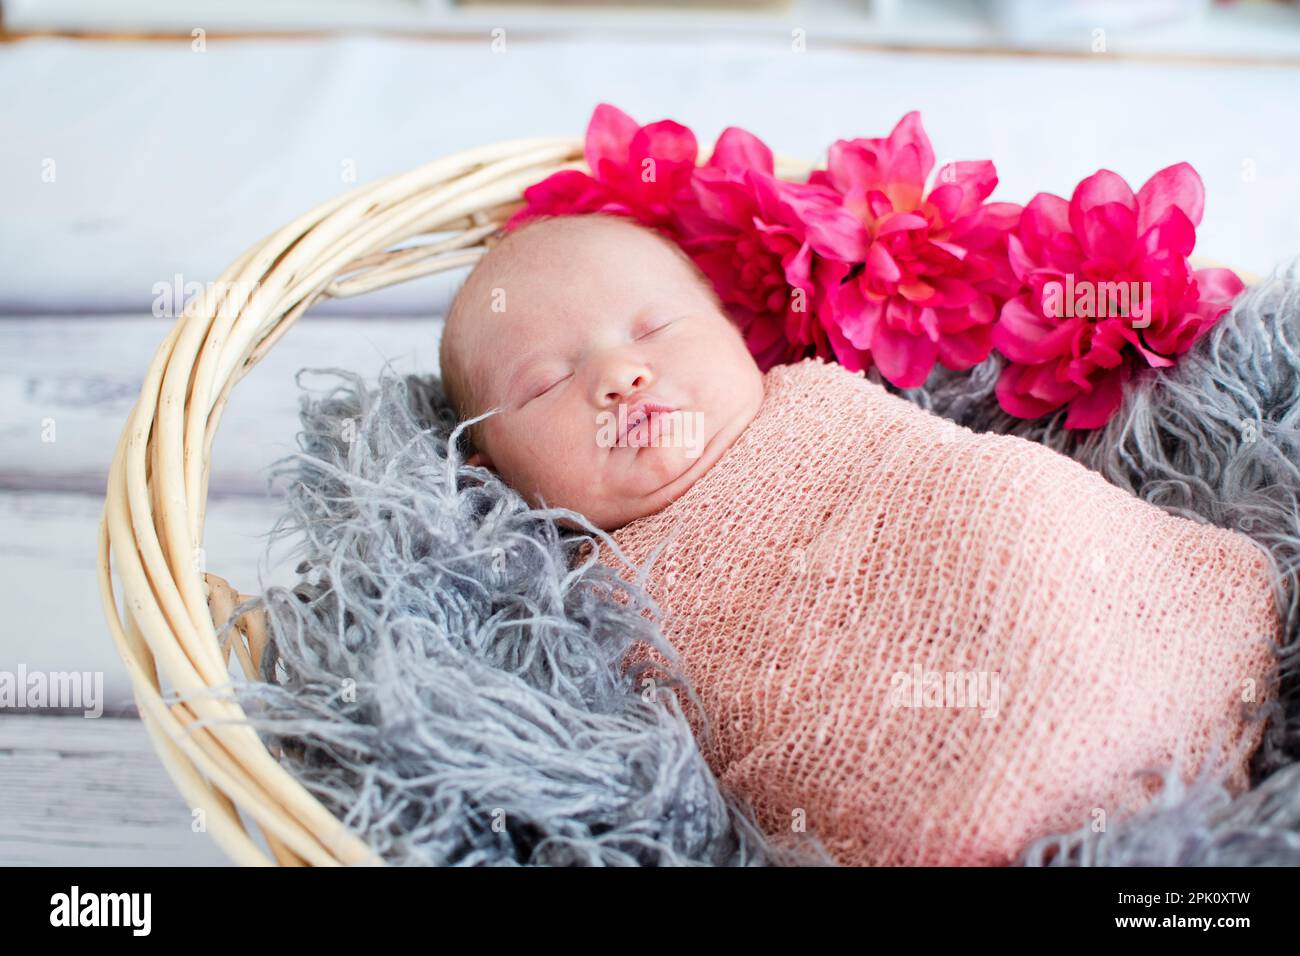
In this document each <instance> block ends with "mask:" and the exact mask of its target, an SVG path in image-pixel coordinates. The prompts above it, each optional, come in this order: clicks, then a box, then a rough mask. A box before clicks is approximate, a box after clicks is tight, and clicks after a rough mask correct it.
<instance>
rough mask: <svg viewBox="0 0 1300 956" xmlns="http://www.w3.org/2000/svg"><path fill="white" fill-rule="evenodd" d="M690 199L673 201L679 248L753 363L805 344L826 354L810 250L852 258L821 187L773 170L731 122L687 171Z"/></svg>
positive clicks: (856, 252)
mask: <svg viewBox="0 0 1300 956" xmlns="http://www.w3.org/2000/svg"><path fill="white" fill-rule="evenodd" d="M691 185H692V187H693V190H694V196H695V203H694V204H693V205H692V204H684V205H682V206H681V207H679V210H678V212H679V224H680V230H681V237H682V239H681V242H682V246H683V248H684V249H685V250H686V251H687V252H688V253H689V254H690V255H691V257H692V258H693V259H694V261H695V262H696V264H697V265H699V267H700V269H701V271H702V272H704V274H705V275H706V276H708V277H709V279H710V281H711V282H712V283H713V286H714V288H715V289H716V290H717V292H718V296H719V298H720V299H721V300H722V302H723V304H724V305H725V306H726V307H727V310H728V312H729V313H730V314H731V316H732V318H733V319H734V320H735V321H736V322H737V323H738V324H739V326H740V328H741V331H742V332H743V333H744V336H745V341H746V343H747V344H748V346H749V350H750V352H751V353H752V354H753V356H754V359H755V361H756V362H757V363H758V365H759V367H760V368H761V369H763V370H764V371H766V370H767V369H768V368H770V367H771V366H773V365H776V364H780V363H783V362H793V361H796V360H798V359H799V358H802V357H804V356H806V355H808V354H809V353H813V354H818V355H822V356H825V357H829V356H830V354H831V351H830V345H829V342H828V340H827V336H826V333H825V332H824V330H823V329H822V327H821V325H820V324H819V323H818V321H817V319H816V314H817V311H818V309H819V307H820V300H821V290H820V287H819V286H818V284H817V283H816V282H815V281H814V276H813V272H814V263H815V262H816V261H817V260H818V258H819V257H822V256H828V257H833V258H837V259H838V258H849V259H852V258H859V257H861V256H862V255H863V253H864V252H865V249H866V242H865V240H866V235H865V233H864V231H863V229H862V227H861V225H860V224H859V223H858V222H857V221H856V220H855V219H854V217H853V216H852V215H850V214H848V213H847V212H846V211H845V210H844V209H843V208H842V206H841V205H840V198H839V196H838V195H837V194H836V193H835V192H834V191H832V190H830V189H827V188H825V187H819V186H810V185H808V184H806V183H791V182H787V181H785V180H781V179H778V178H777V177H776V176H775V175H774V174H773V162H772V153H771V150H769V149H768V148H767V147H766V146H765V145H763V143H762V142H760V141H759V140H758V139H757V138H756V137H754V136H752V135H751V134H749V133H747V132H745V131H744V130H742V129H738V128H735V127H731V128H728V129H727V130H726V131H724V132H723V134H722V136H721V137H719V139H718V144H717V146H716V148H715V149H714V153H713V156H712V157H710V159H709V162H708V163H707V164H706V165H704V166H702V167H700V168H699V169H697V170H696V172H695V175H694V177H693V178H692V181H691Z"/></svg>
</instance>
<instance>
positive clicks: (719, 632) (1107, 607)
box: [601, 359, 1281, 865]
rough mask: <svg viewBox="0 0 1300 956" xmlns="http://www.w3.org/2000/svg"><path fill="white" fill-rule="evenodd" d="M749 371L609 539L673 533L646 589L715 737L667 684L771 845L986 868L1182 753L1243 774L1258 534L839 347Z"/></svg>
mask: <svg viewBox="0 0 1300 956" xmlns="http://www.w3.org/2000/svg"><path fill="white" fill-rule="evenodd" d="M764 382H765V384H764V390H765V392H764V398H763V404H762V406H761V407H760V409H759V411H758V414H757V415H756V416H755V418H754V420H753V422H752V423H751V424H750V426H749V427H748V428H747V429H746V430H745V432H744V433H742V435H741V436H740V437H739V438H738V439H737V440H736V442H735V443H734V444H733V445H732V447H731V448H730V449H728V450H727V452H726V453H725V454H724V455H723V457H722V458H721V459H720V460H719V461H718V462H717V463H715V464H714V466H713V467H712V468H711V469H710V470H709V471H708V472H706V473H705V474H704V475H703V476H702V477H701V478H700V479H699V480H698V481H697V482H696V483H695V484H694V485H693V486H692V487H691V488H690V489H689V490H688V491H687V492H686V493H685V494H684V495H682V496H681V497H680V498H678V499H677V500H676V501H674V502H673V503H672V504H670V505H669V506H668V507H666V508H665V509H663V510H662V511H660V512H658V513H657V514H654V515H650V516H648V517H645V518H642V519H639V520H637V521H634V522H632V523H631V524H629V525H627V526H625V527H624V528H622V529H620V530H619V531H617V532H615V533H614V535H613V537H614V539H615V540H616V541H617V542H618V544H619V546H620V547H621V548H622V549H623V551H624V552H625V554H626V555H627V556H628V557H629V558H630V559H631V560H632V561H634V562H636V563H638V564H640V563H642V562H644V561H645V560H646V559H647V558H648V557H649V556H650V554H651V551H652V549H653V548H654V547H655V546H656V545H659V544H661V543H662V542H664V541H665V539H669V538H671V541H670V542H669V543H668V545H667V546H666V547H665V548H664V550H663V552H662V553H661V555H660V557H659V558H658V560H657V561H656V563H655V566H654V569H653V571H652V573H651V575H650V579H649V583H648V589H649V591H650V593H651V594H652V595H653V596H654V597H655V598H656V600H658V601H659V602H660V604H661V607H662V608H663V610H664V612H665V621H664V633H665V634H666V635H667V637H668V638H669V640H670V641H671V643H672V644H673V646H674V647H675V648H677V650H678V651H679V653H680V655H681V661H680V664H679V666H680V668H681V669H682V671H683V672H684V673H685V674H686V675H687V676H688V677H689V679H690V681H691V683H692V684H693V685H694V687H695V688H696V690H697V692H698V693H699V695H700V698H701V700H702V702H703V706H704V712H705V714H707V717H708V720H709V724H710V726H711V729H712V735H711V736H710V737H707V738H705V737H702V736H701V725H700V720H699V714H698V712H697V711H695V710H694V708H693V707H692V706H691V705H690V704H689V702H688V701H687V700H686V698H685V696H684V695H679V699H680V700H681V701H682V704H683V707H684V708H685V710H686V712H687V714H688V716H689V717H690V719H691V723H692V727H693V728H694V729H695V732H696V736H697V738H698V739H700V743H701V749H702V751H703V753H704V755H705V758H706V759H707V760H708V762H709V765H710V766H711V767H712V769H713V771H714V773H715V774H716V775H717V777H718V778H719V780H720V781H721V782H722V783H723V784H724V785H725V786H728V787H730V788H732V789H733V790H734V791H735V792H737V793H738V794H740V795H741V796H743V797H744V798H746V799H748V800H749V801H751V802H752V804H753V806H754V809H755V813H756V815H757V818H758V821H759V823H760V825H762V826H763V828H764V829H765V830H766V831H767V832H768V833H770V834H772V835H773V837H774V838H775V839H777V840H779V839H780V837H781V834H787V833H790V832H791V831H792V830H794V829H798V828H800V827H806V829H807V830H809V831H812V832H813V833H815V834H816V835H817V836H818V837H820V838H821V839H822V841H823V842H824V843H825V845H826V846H827V848H828V849H829V850H830V851H831V853H832V855H833V856H834V857H835V859H836V860H837V861H838V862H840V863H844V864H850V865H897V864H904V865H920V864H949V865H964V864H1004V863H1009V862H1011V861H1013V860H1014V859H1015V857H1016V855H1017V854H1018V852H1019V850H1020V849H1021V848H1022V847H1023V846H1024V845H1025V844H1026V843H1027V842H1028V841H1029V840H1031V839H1032V838H1034V837H1037V836H1041V835H1045V834H1048V833H1052V832H1056V831H1058V830H1065V829H1071V828H1074V827H1077V826H1081V825H1084V824H1095V823H1097V822H1098V821H1101V822H1104V821H1106V820H1116V819H1118V818H1119V817H1118V816H1117V814H1118V815H1127V814H1128V813H1131V812H1132V811H1134V810H1136V809H1138V808H1140V807H1141V806H1142V805H1143V804H1144V803H1146V802H1147V801H1149V799H1150V797H1151V795H1152V793H1153V792H1154V791H1155V789H1157V788H1158V780H1156V779H1153V778H1152V777H1151V776H1149V775H1145V776H1144V775H1142V774H1141V771H1143V770H1146V769H1155V768H1158V767H1163V766H1167V765H1168V764H1170V763H1171V762H1172V761H1173V760H1174V758H1175V756H1178V758H1179V764H1178V766H1179V767H1180V770H1181V776H1182V777H1183V778H1184V779H1190V778H1191V776H1192V775H1193V774H1194V773H1195V772H1196V771H1197V770H1199V769H1201V767H1202V766H1203V765H1204V764H1206V762H1207V760H1209V758H1210V757H1211V756H1213V755H1214V754H1216V753H1220V752H1223V753H1225V755H1226V756H1228V757H1230V758H1231V759H1230V762H1229V763H1228V764H1226V765H1225V764H1223V763H1222V762H1220V763H1219V764H1216V766H1227V768H1228V778H1227V783H1228V785H1229V787H1230V788H1231V789H1232V790H1233V791H1234V792H1237V791H1239V790H1240V789H1242V788H1243V787H1244V786H1245V785H1246V782H1247V771H1246V768H1247V763H1248V758H1249V755H1250V753H1251V752H1252V751H1253V750H1254V748H1255V747H1256V746H1257V745H1258V743H1259V741H1260V739H1261V737H1262V733H1263V722H1262V721H1259V720H1253V721H1250V720H1247V719H1246V718H1245V717H1244V715H1243V709H1244V708H1245V707H1246V706H1247V705H1246V704H1243V701H1247V702H1250V701H1254V702H1257V703H1258V702H1262V701H1263V700H1264V699H1265V698H1266V697H1267V696H1269V695H1271V694H1273V693H1275V690H1274V688H1273V684H1274V675H1275V673H1276V669H1275V665H1274V663H1273V661H1274V658H1273V655H1272V653H1271V650H1270V647H1271V644H1273V643H1275V642H1276V641H1278V640H1279V638H1280V631H1281V623H1280V619H1279V617H1278V614H1277V610H1276V607H1275V604H1274V600H1273V595H1272V590H1271V588H1270V585H1269V579H1268V570H1269V567H1270V563H1269V559H1268V557H1267V554H1266V552H1265V551H1264V550H1263V549H1262V547H1260V546H1259V545H1257V544H1255V543H1254V542H1253V541H1252V540H1251V539H1249V538H1248V537H1246V536H1245V535H1242V534H1239V533H1237V532H1234V531H1229V530H1226V529H1222V528H1218V527H1215V526H1212V525H1208V524H1199V523H1197V522H1194V521H1191V520H1188V519H1185V518H1180V517H1176V516H1173V515H1171V514H1168V513H1166V512H1164V511H1162V510H1160V509H1159V508H1157V507H1155V506H1153V505H1150V504H1147V503H1146V502H1143V501H1141V500H1139V499H1138V498H1136V497H1134V496H1133V495H1131V494H1129V493H1128V492H1126V491H1124V490H1123V489H1120V488H1117V487H1115V486H1114V485H1111V484H1110V483H1108V482H1107V481H1106V480H1105V479H1103V478H1102V477H1101V476H1100V475H1098V474H1097V473H1095V472H1093V471H1090V470H1089V469H1088V468H1086V467H1085V466H1083V465H1082V464H1080V463H1078V462H1076V461H1074V460H1072V459H1070V458H1068V457H1066V456H1064V455H1062V454H1059V453H1057V452H1054V451H1052V450H1050V449H1048V448H1046V447H1044V446H1042V445H1039V444H1036V443H1034V442H1031V441H1028V440H1025V439H1021V438H1018V437H1013V436H1005V435H994V434H982V433H976V432H972V431H970V430H969V429H966V428H963V427H961V426H958V425H956V424H953V423H952V422H949V421H947V420H945V419H942V418H940V417H938V416H935V415H932V414H930V413H929V412H926V411H924V410H922V409H920V408H918V407H916V406H914V405H912V404H911V403H909V402H908V401H906V400H905V399H903V398H900V397H898V396H896V395H893V394H891V393H890V392H888V391H887V390H886V389H885V388H883V387H882V386H879V385H876V384H874V383H872V382H870V381H868V380H866V379H864V378H862V377H860V376H858V375H855V374H853V373H850V372H848V371H846V370H844V369H843V368H841V367H840V366H838V365H831V364H825V363H823V362H822V361H820V360H812V359H810V360H806V361H804V362H801V363H799V364H797V365H792V366H778V367H776V368H774V369H772V370H771V371H769V372H768V373H767V374H766V376H765V379H764ZM601 556H602V560H605V561H607V562H609V563H615V562H614V559H613V557H612V554H611V552H610V550H609V548H608V547H607V546H602V555H601ZM624 573H625V574H630V572H628V571H625V572H624ZM644 660H652V661H658V662H660V663H663V661H664V659H663V658H662V657H661V656H660V655H659V654H658V652H657V651H654V650H653V649H651V648H649V647H647V646H646V645H644V644H637V645H636V646H635V647H634V651H633V653H632V654H630V655H629V657H628V658H627V660H626V662H625V664H626V665H628V666H630V665H631V664H632V663H634V662H637V661H644ZM647 676H650V677H653V676H656V672H655V671H654V670H652V671H650V672H649V673H648V675H647ZM660 676H662V675H660ZM1216 745H1221V746H1222V747H1224V748H1227V749H1226V751H1218V750H1215V749H1214V748H1215V747H1216ZM1098 811H1101V813H1098ZM1102 814H1104V816H1103V815H1102Z"/></svg>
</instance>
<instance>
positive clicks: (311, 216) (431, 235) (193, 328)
mask: <svg viewBox="0 0 1300 956" xmlns="http://www.w3.org/2000/svg"><path fill="white" fill-rule="evenodd" d="M812 168H813V166H812V164H810V163H806V162H801V161H798V160H791V159H788V158H784V157H778V158H777V161H776V173H777V175H779V176H781V177H783V178H787V179H797V180H799V181H803V180H806V178H807V174H808V172H809V171H810V170H811V169H812ZM563 169H579V170H584V171H585V170H587V165H586V163H585V161H584V160H583V150H582V142H581V141H580V140H578V139H576V138H570V137H553V138H540V139H525V140H510V141H507V142H503V143H499V144H497V145H493V146H486V147H481V148H478V149H471V150H466V151H465V152H462V153H457V154H456V155H453V156H450V157H447V158H446V159H442V160H439V161H437V162H433V163H430V164H428V165H426V166H422V167H420V168H419V169H415V170H412V171H411V172H408V173H403V174H401V175H398V176H392V177H389V178H387V179H384V180H380V181H379V182H377V183H374V184H371V185H367V186H361V187H359V188H357V189H354V190H352V191H351V192H349V193H346V194H344V195H342V196H339V197H338V198H336V199H334V200H332V201H331V202H328V203H326V204H324V205H322V206H320V207H318V208H316V209H313V210H312V211H311V212H309V213H307V214H306V215H304V216H302V217H300V218H298V219H297V220H295V221H294V222H292V223H290V224H289V225H287V226H285V227H284V228H283V229H281V230H279V231H278V232H276V233H274V234H273V235H272V236H270V237H269V238H267V239H266V240H264V241H263V242H260V243H258V244H257V245H255V246H254V247H253V248H251V249H250V250H249V251H248V252H246V253H245V254H244V255H243V256H241V257H240V258H239V259H238V260H237V261H236V262H235V263H234V264H233V265H232V266H231V267H230V268H229V269H227V270H226V272H225V273H224V274H223V275H222V276H221V279H220V280H219V281H218V282H217V283H214V284H213V285H212V286H210V287H209V288H208V289H207V291H205V292H204V294H203V295H200V296H196V297H195V298H194V299H193V300H192V301H191V302H190V303H189V304H188V306H187V307H186V309H185V311H184V313H183V314H182V315H181V316H180V318H179V319H178V320H177V321H176V323H175V325H173V326H172V329H171V331H170V333H169V334H168V336H167V338H166V339H165V340H164V341H163V343H162V345H161V346H160V347H159V349H158V351H157V353H156V354H155V356H154V359H153V362H152V363H151V364H150V366H149V370H148V372H147V374H146V376H145V382H144V387H143V389H142V390H141V393H140V399H139V401H138V402H137V403H136V405H135V408H134V410H133V411H132V414H131V416H130V419H129V420H128V421H127V424H126V427H125V429H124V430H123V432H122V437H121V438H120V439H119V441H118V444H117V450H116V452H115V454H114V456H113V463H112V466H111V468H110V470H109V475H108V493H107V497H106V500H105V505H104V516H103V520H102V521H101V522H100V528H99V550H98V565H99V584H100V595H101V598H102V600H103V602H104V608H105V611H106V613H107V615H108V623H109V629H110V631H111V632H112V635H113V640H114V642H115V643H116V645H117V649H118V652H119V653H120V654H121V656H122V659H123V660H124V661H125V662H126V668H127V672H128V674H129V675H130V678H131V684H132V689H133V693H134V696H135V700H136V704H137V706H138V708H139V712H140V717H141V719H142V720H143V721H144V725H145V727H146V729H147V730H148V731H149V735H150V738H151V740H152V741H153V745H154V748H155V749H156V750H157V752H158V755H159V757H161V758H162V761H163V764H164V765H165V766H166V768H167V771H168V773H169V774H171V777H172V780H173V781H174V782H175V783H176V786H177V787H178V788H179V790H180V792H181V794H182V795H183V796H184V797H185V799H186V800H187V801H188V802H189V804H190V806H191V807H192V808H193V809H195V810H202V811H203V813H204V819H205V823H206V829H207V831H208V832H209V833H210V834H211V835H212V837H213V838H214V839H215V840H216V841H217V843H218V844H219V845H220V846H221V848H222V849H223V850H224V851H225V852H226V853H227V854H228V855H229V856H230V857H231V858H232V859H233V860H234V861H235V862H237V863H241V864H275V863H279V864H281V865H287V866H289V865H298V866H301V865H321V864H326V865H328V864H363V863H372V864H380V863H382V862H383V861H382V860H380V859H379V858H378V857H377V856H376V854H374V853H373V851H371V850H370V849H369V848H368V847H367V846H366V845H365V843H364V842H363V841H362V840H360V839H359V838H358V837H357V836H355V835H354V834H353V833H351V832H350V831H348V830H347V829H346V828H345V827H344V826H343V824H342V823H341V822H340V821H339V820H338V819H337V818H336V817H334V816H333V815H332V814H331V813H330V812H329V811H328V810H327V809H326V808H325V807H324V806H323V805H322V804H321V803H320V802H319V801H318V800H317V799H316V798H315V797H314V796H312V795H311V794H310V793H309V792H308V791H307V790H306V789H305V788H304V787H303V786H302V785H301V784H300V783H299V782H298V781H297V780H296V779H295V778H294V777H293V776H292V775H290V774H289V773H288V772H287V771H286V770H285V769H284V768H283V767H282V766H281V765H280V763H279V761H278V759H277V755H276V754H273V753H272V752H271V751H269V750H268V749H267V747H266V746H265V745H264V744H263V743H262V741H261V739H260V738H259V737H258V735H257V733H256V732H255V731H254V730H253V728H252V727H251V726H249V725H248V724H246V723H243V721H244V720H245V715H244V713H243V710H242V708H240V706H239V705H238V703H237V702H236V700H235V698H234V694H233V692H232V690H231V688H230V687H229V673H228V670H227V667H228V660H229V654H230V652H231V651H233V653H234V654H235V656H236V658H237V660H238V661H239V664H240V666H241V668H242V670H243V672H244V674H245V675H246V676H248V677H249V678H251V679H256V677H257V675H258V673H259V671H258V663H259V661H260V657H261V654H262V652H263V649H264V648H265V646H266V634H265V622H264V620H263V619H262V618H261V617H260V616H259V615H253V614H247V615H244V616H243V617H241V618H240V620H239V621H238V622H236V623H237V628H233V629H232V632H231V633H232V635H233V636H234V637H235V639H234V640H232V641H231V644H232V645H233V647H232V648H229V649H228V648H225V647H223V646H222V644H221V642H219V641H218V638H217V630H218V628H219V627H220V626H221V625H222V624H224V623H225V622H226V621H227V620H228V618H229V615H230V612H231V610H232V609H233V608H234V606H235V605H236V604H237V603H239V602H240V601H242V600H243V599H245V598H246V597H247V595H242V594H239V593H237V592H236V591H235V590H234V589H233V588H231V587H230V586H229V585H228V584H227V583H226V582H225V581H223V580H222V579H221V578H219V577H217V576H215V575H211V574H206V573H205V572H204V568H203V567H202V560H201V558H202V554H203V550H202V542H203V521H204V512H205V506H206V501H207V489H208V465H209V461H210V458H211V451H212V440H213V437H214V436H215V434H216V430H217V425H218V424H219V423H220V420H221V413H222V410H223V409H224V408H225V404H226V400H227V399H228V398H229V396H230V390H231V389H232V388H233V387H234V386H235V383H237V382H238V381H239V380H240V379H241V378H243V377H244V375H245V374H246V373H247V372H248V370H249V369H251V368H252V367H253V366H254V365H256V364H257V362H258V361H259V360H261V358H262V356H264V355H265V354H266V352H267V350H268V349H270V348H271V347H272V346H273V345H274V344H275V343H276V342H278V341H279V340H280V337H281V336H282V335H284V333H285V332H286V331H287V330H288V329H289V327H290V326H291V325H292V324H293V323H294V322H295V321H296V320H297V319H298V317H299V316H301V315H302V314H303V313H304V312H306V311H307V309H309V308H310V307H311V306H312V305H314V304H315V303H317V302H319V301H321V300H322V299H326V298H346V297H350V296H355V295H360V294H362V293H365V292H370V291H373V290H375V289H380V288H384V287H386V286H390V285H395V284H396V283H399V282H405V281H407V280H409V279H415V278H419V277H422V276H427V275H432V274H434V273H437V272H442V271H444V270H447V269H455V268H461V267H466V266H470V265H472V264H473V263H474V262H475V261H476V260H477V259H478V258H479V257H480V256H481V255H482V254H483V253H484V252H486V251H487V248H488V247H489V246H490V245H491V243H492V242H493V241H494V239H495V237H496V236H497V235H498V234H499V231H500V228H501V224H502V223H504V222H505V221H506V220H507V219H508V218H509V217H510V216H511V215H512V214H513V213H514V212H515V211H516V210H517V209H519V208H520V207H521V205H522V195H523V191H524V189H525V188H527V187H528V186H530V185H532V184H533V183H536V182H539V181H540V180H542V179H544V178H546V177H547V176H549V175H551V174H552V173H555V172H558V171H560V170H563ZM421 240H423V241H421ZM398 246H402V248H395V247H398ZM1199 264H1201V265H1209V264H1210V263H1208V262H1202V263H1199ZM1243 278H1246V279H1247V281H1251V280H1252V279H1253V278H1254V277H1250V276H1245V275H1243ZM110 556H111V562H110ZM114 565H115V566H116V569H117V574H118V577H119V580H120V584H121V589H122V604H121V606H119V605H118V603H117V599H116V596H115V594H114V589H113V578H112V574H113V571H112V566H114ZM161 678H165V679H166V683H167V686H168V688H169V689H170V690H171V691H173V692H175V693H179V694H183V695H184V699H183V700H182V701H181V702H178V703H170V704H169V703H168V702H167V701H165V700H164V699H163V690H162V686H163V685H162V681H161ZM223 685H224V686H223ZM239 810H243V811H244V813H245V814H247V815H248V816H249V817H250V818H251V819H252V820H253V821H254V822H255V823H256V824H257V826H258V827H259V828H260V830H261V832H262V834H263V836H264V837H265V839H266V843H267V846H269V847H270V849H271V853H272V854H273V858H272V857H268V856H267V855H266V853H265V852H263V850H262V849H261V848H260V847H259V846H258V845H257V843H256V842H254V840H253V839H252V837H251V836H250V835H249V832H248V831H247V830H246V829H245V825H244V821H243V820H242V819H241V817H240V814H239V812H238V811H239Z"/></svg>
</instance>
